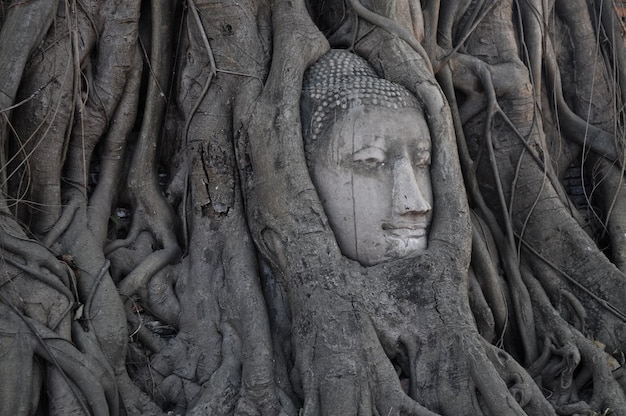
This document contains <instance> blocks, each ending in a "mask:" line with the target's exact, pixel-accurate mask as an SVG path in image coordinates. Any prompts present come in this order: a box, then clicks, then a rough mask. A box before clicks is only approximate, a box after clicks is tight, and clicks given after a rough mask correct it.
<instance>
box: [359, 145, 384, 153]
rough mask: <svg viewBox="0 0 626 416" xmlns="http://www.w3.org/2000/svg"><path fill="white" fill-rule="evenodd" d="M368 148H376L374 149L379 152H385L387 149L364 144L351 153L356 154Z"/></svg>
mask: <svg viewBox="0 0 626 416" xmlns="http://www.w3.org/2000/svg"><path fill="white" fill-rule="evenodd" d="M370 149H376V150H380V151H381V152H387V149H386V148H384V147H381V146H377V145H375V144H365V145H363V146H361V147H360V148H356V149H355V150H354V153H353V154H356V153H359V152H362V151H365V150H370Z"/></svg>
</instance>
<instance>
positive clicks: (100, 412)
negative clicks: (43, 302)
mask: <svg viewBox="0 0 626 416" xmlns="http://www.w3.org/2000/svg"><path fill="white" fill-rule="evenodd" d="M0 310H1V311H2V315H3V316H6V317H7V318H8V319H10V317H13V318H14V319H13V320H14V322H16V323H17V322H18V320H17V319H15V318H19V320H21V321H22V325H21V326H24V327H25V328H26V329H25V330H26V331H28V332H30V333H32V335H33V336H34V338H35V339H36V342H35V348H34V350H35V353H36V354H37V355H39V356H41V357H43V358H44V359H45V360H46V361H48V362H50V363H51V364H52V365H54V366H55V368H56V369H57V370H58V371H59V373H60V374H61V376H62V377H63V379H64V380H65V382H66V384H67V385H68V386H69V387H70V389H71V390H72V393H73V394H74V397H75V398H76V400H77V401H78V403H79V404H80V406H81V407H82V409H83V411H84V412H85V414H92V413H91V412H90V406H88V405H87V404H86V403H85V402H84V400H83V398H82V395H81V394H80V393H79V392H77V391H76V390H75V387H74V384H73V383H72V382H71V381H70V379H73V380H74V381H76V386H81V387H84V389H81V393H82V394H84V395H85V396H86V398H87V400H88V402H90V403H92V404H93V405H94V407H92V409H93V410H94V412H95V415H96V416H106V415H108V414H109V412H108V405H107V401H106V398H105V396H104V394H103V389H102V388H101V386H100V383H99V381H98V379H97V378H96V377H95V376H94V375H93V374H91V373H90V371H89V369H88V367H87V366H86V365H85V364H84V363H83V362H81V361H80V359H79V357H82V354H80V352H79V351H77V350H76V351H70V352H69V353H68V352H67V351H66V350H65V347H63V346H62V344H61V343H66V345H67V346H71V344H70V343H69V342H67V341H66V340H64V339H61V338H60V337H59V336H58V335H57V334H56V333H54V332H52V331H51V330H50V329H48V328H47V327H45V326H43V325H42V324H41V323H39V322H37V321H35V320H34V319H30V318H28V317H26V316H24V315H23V314H22V313H20V312H19V310H17V309H16V308H15V306H13V305H12V304H11V303H10V302H8V301H7V300H6V299H5V298H4V296H2V295H1V294H0ZM42 334H46V336H47V337H49V338H50V339H44V336H43V335H42ZM49 342H53V343H54V344H56V345H55V346H54V347H53V346H52V345H51V344H49ZM68 367H69V368H68Z"/></svg>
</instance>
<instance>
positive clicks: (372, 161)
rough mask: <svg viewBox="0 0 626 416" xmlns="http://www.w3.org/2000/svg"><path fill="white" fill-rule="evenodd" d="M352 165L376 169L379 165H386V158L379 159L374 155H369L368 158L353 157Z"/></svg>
mask: <svg viewBox="0 0 626 416" xmlns="http://www.w3.org/2000/svg"><path fill="white" fill-rule="evenodd" d="M352 165H353V166H354V167H356V168H366V169H376V168H378V167H383V166H385V161H384V160H379V159H377V158H374V157H369V158H367V159H362V160H361V159H353V160H352Z"/></svg>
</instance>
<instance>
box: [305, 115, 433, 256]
mask: <svg viewBox="0 0 626 416" xmlns="http://www.w3.org/2000/svg"><path fill="white" fill-rule="evenodd" d="M325 135H326V137H320V138H319V140H320V143H319V144H318V148H317V149H316V150H315V152H314V154H312V155H309V166H310V170H311V177H312V179H313V182H314V184H315V187H316V189H317V192H318V194H319V196H320V199H321V201H322V205H323V206H324V210H325V211H326V215H327V216H328V220H329V222H330V226H331V228H332V229H333V232H334V233H335V236H336V238H337V242H338V244H339V247H340V249H341V251H342V253H343V254H344V255H345V256H346V257H349V258H351V259H353V260H357V261H358V262H360V263H361V264H362V265H365V266H371V265H374V264H378V263H382V262H385V261H387V260H391V259H395V258H400V257H410V256H412V255H416V254H418V253H420V252H422V251H424V250H425V249H426V246H427V242H428V235H427V234H428V228H429V226H430V222H431V215H432V204H433V195H432V188H431V181H430V151H431V142H430V134H429V130H428V126H427V124H426V121H425V120H424V116H423V114H422V113H421V111H420V110H417V109H414V108H402V109H394V110H392V109H387V108H382V107H375V106H370V107H359V108H355V109H352V110H350V111H349V112H348V114H347V115H346V116H344V117H342V118H341V119H340V120H337V121H336V122H335V124H334V125H333V126H332V127H331V128H330V129H329V130H327V132H326V133H325Z"/></svg>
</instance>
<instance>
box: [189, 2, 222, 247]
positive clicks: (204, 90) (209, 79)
mask: <svg viewBox="0 0 626 416" xmlns="http://www.w3.org/2000/svg"><path fill="white" fill-rule="evenodd" d="M187 5H188V6H187V7H188V9H189V10H190V11H191V15H192V16H193V19H194V21H195V22H196V25H197V26H198V31H199V32H200V34H201V35H202V42H203V44H204V47H205V48H206V52H207V55H208V56H209V64H210V65H211V67H210V69H209V75H208V77H207V80H206V83H205V84H204V87H203V88H202V92H201V93H200V96H199V97H198V99H197V100H196V102H195V104H194V106H193V108H192V109H191V112H190V113H189V115H188V116H187V119H186V120H185V127H184V129H183V135H184V137H185V143H186V144H187V145H188V144H189V137H188V135H189V126H190V125H191V120H192V119H193V117H194V115H195V114H196V111H198V108H200V105H201V104H202V101H203V100H204V97H206V95H207V93H208V92H209V87H211V83H212V82H213V77H215V75H216V74H217V64H216V63H215V57H214V56H213V49H212V48H211V43H210V42H209V37H208V36H207V33H206V30H204V26H203V25H202V19H200V15H199V14H198V8H197V7H196V4H195V1H194V0H187ZM189 166H190V163H189V162H187V169H189ZM188 197H189V172H187V174H186V175H185V185H184V189H183V203H182V206H183V214H182V231H183V247H184V248H185V250H186V249H187V245H188V244H189V230H188V220H187V198H188Z"/></svg>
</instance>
